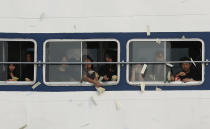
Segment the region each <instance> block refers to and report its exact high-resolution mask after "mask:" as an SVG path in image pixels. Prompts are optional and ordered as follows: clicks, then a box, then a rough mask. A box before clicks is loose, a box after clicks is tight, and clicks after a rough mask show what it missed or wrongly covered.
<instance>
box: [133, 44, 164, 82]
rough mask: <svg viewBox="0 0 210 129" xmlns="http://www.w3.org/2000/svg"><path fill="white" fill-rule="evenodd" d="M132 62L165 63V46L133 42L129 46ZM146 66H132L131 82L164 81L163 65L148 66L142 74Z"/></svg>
mask: <svg viewBox="0 0 210 129" xmlns="http://www.w3.org/2000/svg"><path fill="white" fill-rule="evenodd" d="M129 49H130V50H129V52H130V53H129V60H130V62H161V61H164V60H165V58H164V44H157V43H156V42H154V41H133V42H131V43H130V46H129ZM143 65H144V64H133V65H130V70H129V71H130V81H164V72H163V71H164V69H165V66H164V65H163V64H147V67H146V70H145V72H144V73H143V74H142V73H141V71H142V68H143Z"/></svg>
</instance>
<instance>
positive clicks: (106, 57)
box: [83, 41, 118, 83]
mask: <svg viewBox="0 0 210 129" xmlns="http://www.w3.org/2000/svg"><path fill="white" fill-rule="evenodd" d="M117 52H118V51H117V43H116V42H114V41H86V42H83V58H84V59H83V61H87V60H85V59H87V56H88V58H91V60H92V62H108V63H109V62H117V60H118V59H117ZM86 67H87V65H83V68H84V69H83V71H86V72H87V71H88V70H87V69H86ZM91 70H92V71H95V74H96V76H97V77H96V78H97V79H98V80H99V81H101V82H103V83H108V82H110V81H111V82H115V83H116V82H117V80H118V76H117V75H118V74H117V72H118V70H117V64H94V65H92V68H91Z"/></svg>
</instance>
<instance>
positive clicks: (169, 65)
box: [166, 63, 174, 67]
mask: <svg viewBox="0 0 210 129" xmlns="http://www.w3.org/2000/svg"><path fill="white" fill-rule="evenodd" d="M166 65H167V66H168V67H174V65H172V64H169V63H167V64H166Z"/></svg>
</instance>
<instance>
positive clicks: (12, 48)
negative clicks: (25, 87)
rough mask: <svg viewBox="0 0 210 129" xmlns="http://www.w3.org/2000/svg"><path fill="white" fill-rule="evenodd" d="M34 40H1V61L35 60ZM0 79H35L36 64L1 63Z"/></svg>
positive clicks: (28, 80) (29, 80)
mask: <svg viewBox="0 0 210 129" xmlns="http://www.w3.org/2000/svg"><path fill="white" fill-rule="evenodd" d="M34 50H35V49H34V43H33V42H32V41H0V53H1V54H0V61H1V62H34ZM0 74H1V76H0V81H11V82H13V81H27V82H31V81H33V80H34V64H12V63H11V64H4V65H3V64H1V65H0Z"/></svg>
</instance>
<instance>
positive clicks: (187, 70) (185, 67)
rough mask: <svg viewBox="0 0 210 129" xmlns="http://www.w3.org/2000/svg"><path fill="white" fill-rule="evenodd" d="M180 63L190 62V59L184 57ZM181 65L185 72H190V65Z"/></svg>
mask: <svg viewBox="0 0 210 129" xmlns="http://www.w3.org/2000/svg"><path fill="white" fill-rule="evenodd" d="M180 61H190V59H189V58H188V57H182V58H181V59H180ZM180 65H181V68H182V71H183V72H189V71H190V66H191V64H190V63H181V64H180Z"/></svg>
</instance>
